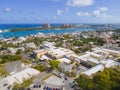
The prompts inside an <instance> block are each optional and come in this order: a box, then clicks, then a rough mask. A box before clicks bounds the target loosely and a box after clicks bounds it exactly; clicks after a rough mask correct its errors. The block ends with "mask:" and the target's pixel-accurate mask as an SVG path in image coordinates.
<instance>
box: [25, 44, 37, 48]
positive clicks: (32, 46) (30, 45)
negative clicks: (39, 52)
mask: <svg viewBox="0 0 120 90" xmlns="http://www.w3.org/2000/svg"><path fill="white" fill-rule="evenodd" d="M25 47H26V48H33V49H36V45H35V44H34V43H27V44H26V45H25Z"/></svg>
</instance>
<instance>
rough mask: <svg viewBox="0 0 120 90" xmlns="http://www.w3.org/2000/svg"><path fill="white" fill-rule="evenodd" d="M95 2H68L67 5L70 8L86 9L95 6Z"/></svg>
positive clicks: (89, 0) (76, 0)
mask: <svg viewBox="0 0 120 90" xmlns="http://www.w3.org/2000/svg"><path fill="white" fill-rule="evenodd" d="M93 3H94V1H93V0H68V1H67V3H66V5H67V6H70V7H85V6H89V5H93Z"/></svg>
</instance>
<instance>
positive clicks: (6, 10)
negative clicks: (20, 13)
mask: <svg viewBox="0 0 120 90" xmlns="http://www.w3.org/2000/svg"><path fill="white" fill-rule="evenodd" d="M4 11H5V12H11V11H12V9H11V8H5V9H4Z"/></svg>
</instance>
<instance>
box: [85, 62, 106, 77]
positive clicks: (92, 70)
mask: <svg viewBox="0 0 120 90" xmlns="http://www.w3.org/2000/svg"><path fill="white" fill-rule="evenodd" d="M103 70H104V66H103V65H102V64H99V65H96V66H95V67H92V68H91V69H88V70H87V71H85V72H84V74H85V75H87V76H91V75H92V74H94V73H96V72H98V71H103Z"/></svg>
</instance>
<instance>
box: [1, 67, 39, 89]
mask: <svg viewBox="0 0 120 90" xmlns="http://www.w3.org/2000/svg"><path fill="white" fill-rule="evenodd" d="M39 73H40V72H39V71H38V70H36V69H33V68H27V69H24V70H22V71H20V72H17V73H15V74H13V75H11V76H7V77H6V78H3V79H2V80H1V81H0V88H2V87H3V85H4V84H7V85H8V86H9V85H12V86H13V85H14V84H15V83H17V84H21V83H23V80H24V79H26V80H27V79H30V78H31V77H32V76H35V75H38V74H39ZM0 90H2V89H0Z"/></svg>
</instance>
